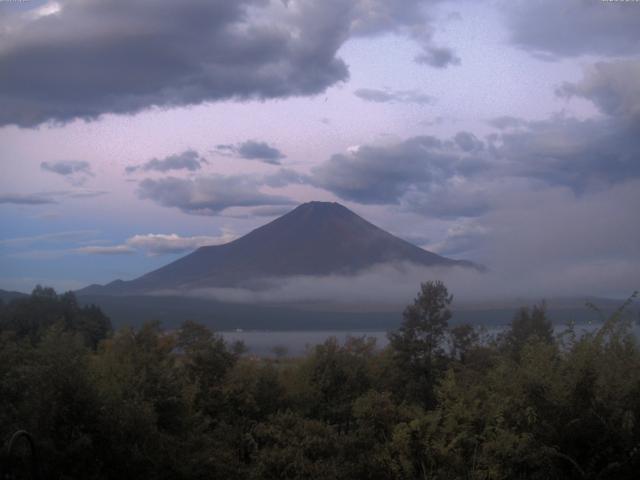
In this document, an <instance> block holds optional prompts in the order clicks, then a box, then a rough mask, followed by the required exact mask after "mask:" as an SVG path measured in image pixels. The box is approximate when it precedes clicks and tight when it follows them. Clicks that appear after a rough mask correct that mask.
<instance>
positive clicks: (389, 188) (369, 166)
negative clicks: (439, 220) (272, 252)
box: [311, 136, 485, 204]
mask: <svg viewBox="0 0 640 480" xmlns="http://www.w3.org/2000/svg"><path fill="white" fill-rule="evenodd" d="M484 168H485V166H484V161H483V160H482V159H480V158H472V157H471V156H470V155H468V152H465V151H464V150H462V149H461V148H459V146H458V145H457V144H456V143H454V142H451V141H447V142H443V141H441V140H439V139H437V138H435V137H429V136H421V137H413V138H409V139H407V140H405V141H402V142H399V143H397V144H393V145H388V146H366V145H364V146H361V147H359V148H358V149H357V150H356V151H353V152H351V153H350V154H338V155H334V156H332V157H331V158H330V159H329V160H328V161H327V162H325V163H324V164H322V165H320V166H319V167H317V168H315V169H314V170H313V172H312V177H311V181H312V183H313V184H314V185H315V186H318V187H321V188H325V189H327V190H329V191H331V192H333V193H334V194H336V195H337V196H338V197H340V198H342V199H344V200H349V201H354V202H358V203H364V204H398V203H400V202H401V199H402V198H403V197H405V194H407V193H408V192H420V193H426V192H428V191H429V190H430V189H432V188H433V187H434V186H437V185H443V184H444V183H446V182H447V181H448V180H449V179H451V178H452V177H453V176H455V175H463V176H470V175H474V174H475V173H477V172H479V171H481V170H482V169H484Z"/></svg>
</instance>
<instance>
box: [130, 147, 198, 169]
mask: <svg viewBox="0 0 640 480" xmlns="http://www.w3.org/2000/svg"><path fill="white" fill-rule="evenodd" d="M203 163H205V164H206V163H207V160H205V159H204V158H202V157H201V156H200V155H198V153H197V152H195V151H193V150H186V151H184V152H182V153H177V154H175V155H169V156H168V157H165V158H163V159H157V158H152V159H151V160H149V161H148V162H146V163H143V164H142V165H130V166H128V167H127V168H126V169H125V170H126V172H127V173H133V172H135V171H143V172H149V171H156V172H167V171H169V170H189V171H190V172H194V171H196V170H200V169H201V168H202V164H203Z"/></svg>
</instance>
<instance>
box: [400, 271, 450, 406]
mask: <svg viewBox="0 0 640 480" xmlns="http://www.w3.org/2000/svg"><path fill="white" fill-rule="evenodd" d="M452 300H453V296H452V295H450V294H449V291H448V290H447V287H445V285H444V284H443V283H442V282H440V281H435V282H431V281H430V282H425V283H423V284H422V285H421V287H420V292H419V294H418V296H417V297H416V299H415V300H414V302H413V304H412V305H409V306H408V307H407V308H406V309H405V311H404V313H403V317H404V320H403V323H402V326H401V327H400V329H399V330H398V331H397V332H392V333H390V334H389V342H390V344H391V349H392V351H393V359H394V361H395V364H396V367H397V370H398V372H400V373H402V376H401V377H400V380H401V383H400V384H399V385H397V386H396V391H397V392H404V393H405V395H406V398H407V399H409V400H414V401H418V402H422V403H423V404H424V405H426V406H432V405H433V404H434V401H435V397H434V387H435V382H436V379H437V377H438V375H439V373H441V371H442V369H443V364H444V339H445V337H446V334H447V328H448V325H449V320H450V319H451V311H450V310H449V305H450V304H451V302H452Z"/></svg>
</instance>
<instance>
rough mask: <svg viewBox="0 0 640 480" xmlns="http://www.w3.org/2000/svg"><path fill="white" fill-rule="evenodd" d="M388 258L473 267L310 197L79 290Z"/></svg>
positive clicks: (194, 281)
mask: <svg viewBox="0 0 640 480" xmlns="http://www.w3.org/2000/svg"><path fill="white" fill-rule="evenodd" d="M388 262H410V263H414V264H417V265H423V266H463V267H471V268H478V267H477V266H476V265H474V264H473V263H471V262H467V261H462V260H452V259H449V258H445V257H442V256H440V255H436V254H435V253H432V252H428V251H426V250H424V249H422V248H419V247H417V246H415V245H412V244H411V243H409V242H407V241H405V240H402V239H400V238H398V237H396V236H394V235H392V234H390V233H388V232H386V231H384V230H382V229H381V228H379V227H376V226H375V225H373V224H372V223H369V222H368V221H366V220H365V219H363V218H362V217H360V216H359V215H357V214H355V213H354V212H352V211H351V210H349V209H348V208H346V207H344V206H343V205H340V204H339V203H329V202H309V203H304V204H302V205H300V206H298V207H297V208H295V209H294V210H292V211H291V212H289V213H287V214H285V215H283V216H282V217H280V218H277V219H276V220H273V221H272V222H270V223H268V224H266V225H263V226H262V227H259V228H257V229H255V230H253V231H251V232H250V233H248V234H247V235H245V236H243V237H241V238H239V239H237V240H234V241H232V242H229V243H227V244H224V245H215V246H208V247H201V248H199V249H197V250H196V251H194V252H193V253H191V254H189V255H187V256H185V257H183V258H180V259H179V260H176V261H175V262H172V263H170V264H168V265H166V266H164V267H162V268H159V269H158V270H155V271H153V272H150V273H147V274H146V275H143V276H142V277H139V278H137V279H135V280H132V281H129V282H123V281H121V280H116V281H115V282H112V283H110V284H108V285H105V286H104V287H100V286H97V285H95V286H90V287H87V288H85V289H83V290H82V291H81V292H80V293H83V294H87V293H100V294H116V295H118V294H130V293H136V294H137V293H149V292H154V291H162V290H184V291H188V290H191V289H197V288H207V287H251V286H252V285H255V284H256V283H257V282H260V281H261V280H264V279H268V278H278V277H289V276H296V275H313V276H322V275H331V274H337V275H348V274H353V273H356V272H358V271H361V270H364V269H366V268H369V267H372V266H374V265H377V264H381V263H388Z"/></svg>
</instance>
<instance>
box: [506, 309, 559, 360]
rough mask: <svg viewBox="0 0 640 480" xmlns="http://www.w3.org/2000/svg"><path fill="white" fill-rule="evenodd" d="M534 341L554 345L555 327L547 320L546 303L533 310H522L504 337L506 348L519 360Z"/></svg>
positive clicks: (518, 312) (517, 313) (516, 315)
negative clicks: (528, 343) (525, 347)
mask: <svg viewBox="0 0 640 480" xmlns="http://www.w3.org/2000/svg"><path fill="white" fill-rule="evenodd" d="M532 340H536V341H539V342H543V343H547V344H550V343H553V325H552V323H551V321H550V320H549V319H548V318H547V308H546V305H545V303H544V302H542V303H541V304H540V305H534V306H533V308H531V309H529V307H522V308H520V309H519V310H518V311H517V312H516V314H515V316H514V317H513V320H512V321H511V326H510V328H509V330H508V331H507V332H506V333H505V336H504V343H505V348H506V349H507V350H508V351H509V352H510V353H511V355H512V356H513V357H514V358H518V356H519V354H520V351H521V350H522V347H524V345H526V344H527V342H530V341H532Z"/></svg>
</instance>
